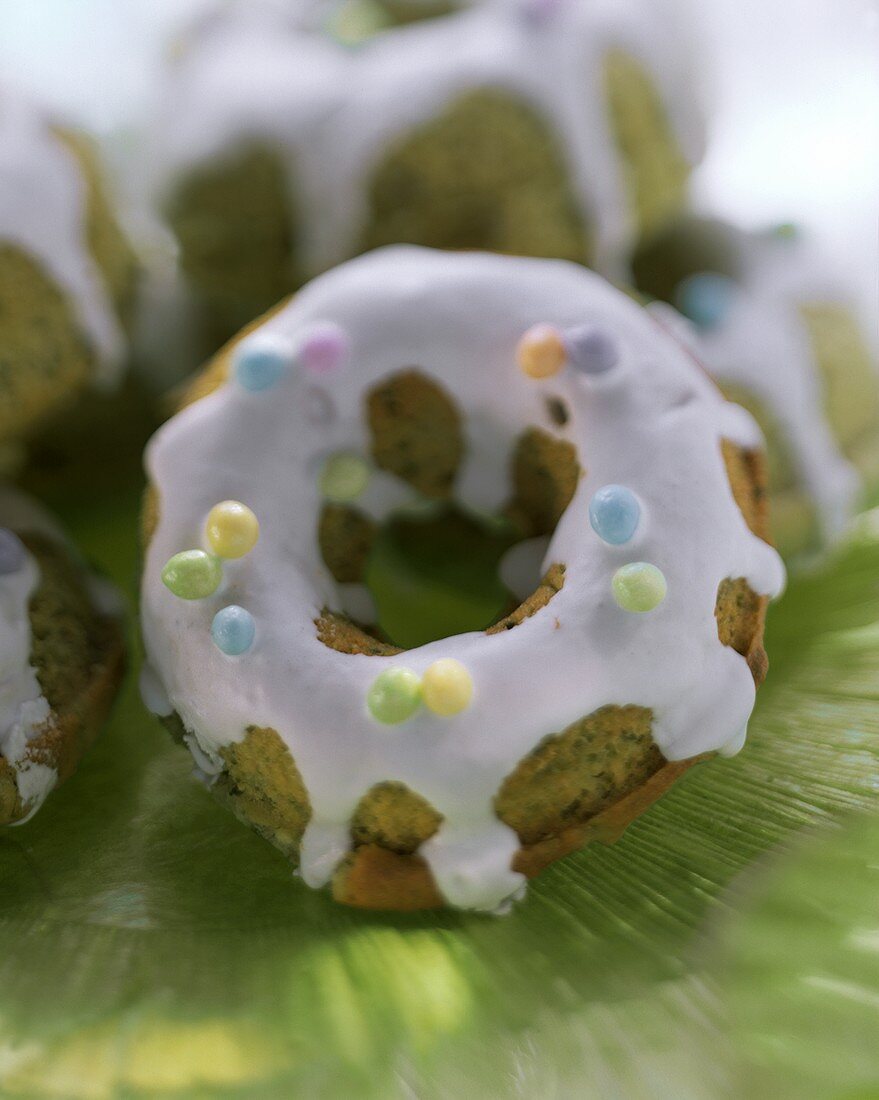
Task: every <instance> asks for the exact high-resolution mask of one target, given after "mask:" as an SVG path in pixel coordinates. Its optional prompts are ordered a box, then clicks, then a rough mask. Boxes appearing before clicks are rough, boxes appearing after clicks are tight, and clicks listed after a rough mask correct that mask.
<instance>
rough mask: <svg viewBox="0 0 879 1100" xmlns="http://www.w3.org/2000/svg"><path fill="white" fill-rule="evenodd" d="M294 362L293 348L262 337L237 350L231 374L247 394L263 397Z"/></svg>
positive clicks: (251, 339) (267, 335)
mask: <svg viewBox="0 0 879 1100" xmlns="http://www.w3.org/2000/svg"><path fill="white" fill-rule="evenodd" d="M293 361H294V353H293V348H292V346H291V345H290V344H289V343H288V342H287V341H286V340H283V339H281V338H280V337H277V336H271V335H269V334H268V333H263V334H262V335H259V336H253V337H251V338H250V339H249V340H245V341H244V342H243V343H242V344H241V345H240V346H239V347H238V348H237V350H236V352H235V358H234V361H233V364H232V374H233V376H234V378H235V381H236V382H237V383H238V385H239V386H241V388H242V389H244V390H247V392H248V393H262V392H263V391H264V390H270V389H271V388H272V387H273V386H276V385H277V384H278V382H280V381H281V379H282V378H283V376H284V374H285V373H286V372H287V371H288V370H289V369H290V367H291V366H292V365H293Z"/></svg>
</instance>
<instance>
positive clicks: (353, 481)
mask: <svg viewBox="0 0 879 1100" xmlns="http://www.w3.org/2000/svg"><path fill="white" fill-rule="evenodd" d="M369 474H370V470H369V463H368V462H367V461H366V460H365V459H363V458H361V457H360V456H359V455H352V454H337V455H331V456H330V457H329V458H328V459H327V460H326V462H325V463H324V464H323V467H322V468H321V472H320V477H319V480H318V485H319V487H320V491H321V493H322V494H323V496H325V497H326V498H327V500H330V501H333V503H335V504H344V503H345V502H347V501H349V500H356V498H357V497H359V496H360V494H361V493H362V492H363V491H364V489H365V488H366V486H367V485H368V484H369Z"/></svg>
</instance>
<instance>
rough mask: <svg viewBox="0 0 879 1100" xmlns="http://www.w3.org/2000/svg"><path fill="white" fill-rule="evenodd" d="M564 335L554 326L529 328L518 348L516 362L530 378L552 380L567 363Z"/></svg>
mask: <svg viewBox="0 0 879 1100" xmlns="http://www.w3.org/2000/svg"><path fill="white" fill-rule="evenodd" d="M567 358H568V355H567V351H566V349H565V341H564V340H563V339H562V334H561V333H560V332H559V330H558V329H557V328H553V326H552V325H535V326H534V327H533V328H529V329H528V331H527V332H526V333H525V335H524V336H523V337H522V339H521V340H520V341H519V346H518V347H517V348H516V360H517V362H518V364H519V368H520V369H521V371H522V372H523V374H527V375H528V377H529V378H551V377H552V376H553V375H554V374H558V373H559V371H560V370H561V369H562V368H563V367H564V365H565V363H566V362H567Z"/></svg>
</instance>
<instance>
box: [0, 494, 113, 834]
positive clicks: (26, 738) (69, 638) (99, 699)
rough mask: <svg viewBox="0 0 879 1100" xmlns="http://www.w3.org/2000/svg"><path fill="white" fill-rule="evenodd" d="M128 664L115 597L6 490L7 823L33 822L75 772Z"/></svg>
mask: <svg viewBox="0 0 879 1100" xmlns="http://www.w3.org/2000/svg"><path fill="white" fill-rule="evenodd" d="M122 666H123V640H122V628H121V625H120V617H119V608H118V604H117V597H116V596H115V593H114V592H113V591H112V590H111V589H110V588H109V587H108V586H107V585H106V583H105V582H103V581H98V580H96V579H95V578H93V577H91V576H90V575H89V574H88V573H87V572H86V571H85V569H84V567H83V566H82V564H81V563H80V562H79V561H78V560H77V559H76V557H75V554H74V553H73V552H72V551H71V549H70V547H69V545H68V544H67V543H66V541H65V540H64V537H63V535H62V534H61V533H60V532H59V530H58V529H57V527H56V526H55V524H54V523H53V522H52V521H51V520H50V519H49V518H48V517H47V516H46V515H45V514H44V513H43V512H42V511H41V510H40V509H38V508H37V507H36V506H35V505H34V504H33V503H32V502H31V501H29V500H27V499H25V498H24V497H22V496H21V495H20V494H18V493H14V492H13V491H12V490H9V489H5V488H0V673H2V674H0V824H4V825H11V824H19V823H21V822H23V821H26V820H27V819H28V818H29V817H31V816H32V815H33V814H34V813H36V811H37V810H38V809H39V808H40V806H41V805H42V803H43V801H44V799H45V798H46V796H47V795H48V794H49V793H50V792H51V791H52V790H53V789H54V787H55V786H57V785H58V783H60V782H62V781H63V780H65V779H66V778H68V777H69V776H70V775H71V774H72V773H73V772H74V770H75V769H76V767H77V764H78V763H79V761H80V759H81V757H82V755H83V753H84V752H85V751H86V749H87V748H88V746H89V745H90V744H91V742H92V740H93V739H94V737H95V735H96V734H97V732H98V730H99V729H100V726H101V724H102V722H103V720H104V718H105V717H106V714H107V711H108V709H109V707H110V704H111V703H112V700H113V698H114V697H115V694H116V690H117V688H118V686H119V682H120V680H121V676H122Z"/></svg>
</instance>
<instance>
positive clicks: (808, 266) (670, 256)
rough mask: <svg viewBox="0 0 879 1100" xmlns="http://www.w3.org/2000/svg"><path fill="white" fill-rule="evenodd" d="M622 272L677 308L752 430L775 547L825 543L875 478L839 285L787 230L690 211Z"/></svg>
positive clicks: (869, 356) (869, 424)
mask: <svg viewBox="0 0 879 1100" xmlns="http://www.w3.org/2000/svg"><path fill="white" fill-rule="evenodd" d="M634 274H635V278H636V281H637V283H638V285H639V287H640V288H641V289H642V290H643V291H645V292H646V293H648V294H650V295H651V296H653V297H656V298H657V299H660V300H661V301H664V302H669V303H671V304H673V305H675V306H676V307H678V308H679V309H681V310H683V311H684V312H685V313H687V314H688V316H689V317H690V320H691V321H692V322H693V324H694V327H693V328H692V330H691V335H690V337H689V338H690V340H691V342H692V343H693V345H694V348H695V350H696V353H697V354H698V355H699V357H700V358H701V359H702V361H703V362H704V363H705V365H706V367H707V369H708V370H709V371H710V372H711V374H712V376H713V377H714V378H715V379H716V380H717V381H718V383H719V384H720V386H721V387H722V388H723V390H724V392H726V393H728V394H729V395H730V397H731V398H732V399H733V400H735V401H738V402H739V403H740V404H742V405H744V406H746V407H747V408H748V409H749V410H750V411H751V412H752V413H753V415H754V417H755V418H756V419H757V421H758V422H759V424H760V426H761V428H762V429H763V432H764V435H765V436H766V439H767V449H768V455H769V469H770V481H769V485H770V493H771V497H772V531H773V537H774V539H775V541H776V543H777V544H778V546H779V548H780V549H781V550H782V552H783V553H784V554H785V556H786V557H790V558H794V557H797V556H804V555H811V554H814V553H815V552H817V551H820V550H822V549H825V548H826V547H828V546H829V545H832V544H833V542H834V541H835V540H836V539H837V538H838V537H839V535H840V533H841V532H842V531H843V530H844V529H845V528H846V526H847V525H848V523H849V521H850V519H851V517H852V515H853V514H854V512H855V510H856V508H857V505H858V503H859V501H860V500H861V498H862V496H863V494H864V490H865V489H866V488H869V487H871V486H874V485H875V484H877V483H879V444H877V442H876V440H877V438H879V369H877V355H876V349H875V348H871V347H870V345H869V342H868V340H867V335H866V330H865V327H864V326H863V325H862V324H861V321H860V319H859V318H858V316H857V315H856V312H855V310H854V309H853V308H852V306H851V304H850V303H849V302H847V300H846V297H847V296H846V292H845V290H844V282H843V281H842V280H840V279H839V278H838V277H836V276H835V275H834V274H833V273H832V271H831V270H830V269H829V264H828V262H827V260H826V258H825V257H823V256H821V255H820V254H818V253H817V252H816V250H815V248H814V246H813V245H812V244H811V243H810V242H809V241H808V240H807V239H806V238H805V237H803V236H802V235H801V234H800V233H799V232H798V231H797V230H796V229H795V227H790V226H781V227H777V228H776V229H774V230H772V231H767V232H764V233H750V234H749V233H745V232H744V231H742V230H739V229H737V228H736V227H734V226H731V225H728V224H726V223H724V222H721V221H717V220H712V219H703V218H695V217H694V218H691V219H687V220H685V221H682V222H681V223H679V224H677V225H675V226H674V227H673V228H671V229H669V230H668V231H667V232H666V233H664V234H663V235H661V236H660V237H658V238H656V239H655V240H654V241H653V242H652V243H651V244H650V245H648V246H645V247H644V248H643V249H641V251H640V252H639V253H638V254H637V255H636V258H635V263H634ZM664 318H665V321H666V322H667V323H671V324H674V323H675V321H674V319H673V318H670V317H669V315H668V314H664Z"/></svg>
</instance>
